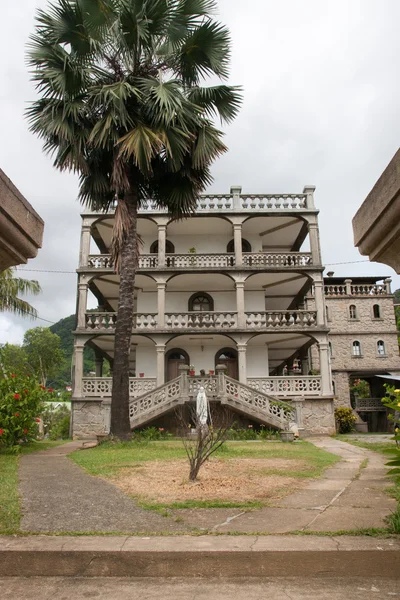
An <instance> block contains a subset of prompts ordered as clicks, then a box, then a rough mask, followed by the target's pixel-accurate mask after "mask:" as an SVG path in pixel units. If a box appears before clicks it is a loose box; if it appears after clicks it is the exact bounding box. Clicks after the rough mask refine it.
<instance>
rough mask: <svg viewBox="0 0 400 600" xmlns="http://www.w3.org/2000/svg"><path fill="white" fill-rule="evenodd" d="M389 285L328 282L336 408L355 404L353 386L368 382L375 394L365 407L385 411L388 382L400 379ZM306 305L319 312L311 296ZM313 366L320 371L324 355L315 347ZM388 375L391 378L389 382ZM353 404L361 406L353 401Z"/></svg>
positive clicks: (383, 281) (365, 280)
mask: <svg viewBox="0 0 400 600" xmlns="http://www.w3.org/2000/svg"><path fill="white" fill-rule="evenodd" d="M390 284H391V280H390V279H389V278H382V277H352V278H343V277H325V279H324V294H325V306H326V308H325V310H326V319H327V324H328V327H329V354H330V360H331V369H332V382H333V383H332V385H333V391H334V394H335V405H337V406H350V405H351V393H350V387H351V385H352V383H353V382H354V380H356V379H364V380H366V381H367V382H368V383H369V386H370V390H371V398H370V399H368V400H370V402H367V400H365V402H364V404H365V407H364V408H365V409H366V411H368V410H370V411H374V410H375V411H383V412H385V409H384V407H382V404H381V401H380V399H381V398H382V396H383V395H384V388H383V383H385V382H389V380H390V378H391V377H393V376H399V377H400V357H399V345H398V337H397V336H398V332H397V329H396V319H395V313H394V306H393V295H392V292H391V287H390ZM306 306H307V308H309V309H310V310H313V309H315V300H314V298H313V296H312V295H311V296H309V297H307V300H306ZM310 368H311V369H313V370H318V369H319V357H318V353H316V352H315V350H314V349H311V351H310ZM385 375H387V376H388V377H389V378H388V379H387V380H386V379H385ZM361 404H362V403H361ZM353 406H354V407H355V406H356V404H355V401H354V398H353ZM357 408H360V407H357ZM361 408H362V407H361ZM360 412H361V411H360Z"/></svg>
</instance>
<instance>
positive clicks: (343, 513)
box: [19, 437, 396, 534]
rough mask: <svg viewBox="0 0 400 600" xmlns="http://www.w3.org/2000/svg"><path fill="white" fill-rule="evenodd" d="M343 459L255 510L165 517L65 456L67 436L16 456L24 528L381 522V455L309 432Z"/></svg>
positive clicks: (389, 501) (240, 527)
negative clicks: (52, 444)
mask: <svg viewBox="0 0 400 600" xmlns="http://www.w3.org/2000/svg"><path fill="white" fill-rule="evenodd" d="M312 442H313V443H314V444H315V445H316V446H318V447H319V448H323V449H325V450H327V451H328V452H332V453H333V454H337V455H339V456H340V457H341V458H342V461H341V462H339V463H337V464H336V465H335V466H334V467H331V468H329V469H327V470H326V471H325V473H324V476H323V477H322V478H320V479H316V480H311V481H310V482H309V483H308V484H307V486H306V487H305V488H303V489H302V490H300V491H298V492H296V493H294V494H292V495H290V496H288V497H286V498H285V499H284V500H282V501H280V502H279V503H277V504H276V505H274V506H269V507H265V508H262V509H259V510H251V511H245V510H240V509H238V508H235V509H181V510H174V511H172V513H171V514H172V517H162V516H160V515H158V514H155V513H153V512H151V511H145V510H143V509H141V508H139V507H138V506H137V505H136V503H135V502H134V500H132V499H130V498H129V497H127V496H125V495H124V494H123V493H122V492H121V491H120V490H119V489H118V488H116V487H115V486H114V485H112V484H111V483H108V482H106V481H104V480H102V479H98V478H96V477H92V476H90V475H88V474H87V473H85V472H84V471H83V470H82V469H81V468H80V467H78V466H77V465H76V464H75V463H73V462H72V461H71V460H69V459H68V458H67V454H68V453H69V452H72V451H73V450H75V449H76V448H78V447H80V445H81V443H80V442H71V443H68V444H65V445H64V446H59V447H57V448H53V449H51V450H47V451H44V452H39V453H33V454H29V455H26V456H23V457H22V458H21V463H20V473H19V475H20V494H21V496H22V513H23V517H22V520H21V529H22V531H30V532H48V533H51V532H121V533H134V532H142V533H157V534H161V533H175V532H185V531H186V532H189V531H191V530H193V528H195V529H200V530H205V531H212V532H215V533H229V532H239V533H247V534H249V533H265V534H266V533H270V534H273V533H288V532H292V531H307V532H309V531H315V532H321V531H324V532H335V531H349V530H352V531H354V530H358V529H365V528H381V527H385V526H386V524H385V517H386V516H387V515H389V514H390V513H391V512H392V511H394V510H395V509H396V501H395V500H394V499H393V498H390V496H388V495H387V493H385V491H384V490H385V488H387V487H388V486H389V485H390V482H389V481H388V480H387V479H386V478H385V474H386V468H385V466H384V463H385V457H383V456H381V455H379V454H377V453H375V452H372V451H370V450H365V449H363V448H358V447H355V446H352V445H350V444H347V443H346V442H342V441H339V440H336V439H332V438H327V437H326V438H320V439H314V440H312Z"/></svg>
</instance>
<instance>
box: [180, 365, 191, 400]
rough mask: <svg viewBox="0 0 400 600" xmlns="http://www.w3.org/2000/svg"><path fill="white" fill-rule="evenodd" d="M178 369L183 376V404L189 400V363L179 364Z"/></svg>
mask: <svg viewBox="0 0 400 600" xmlns="http://www.w3.org/2000/svg"><path fill="white" fill-rule="evenodd" d="M178 371H179V373H180V377H181V385H182V388H181V403H182V404H183V403H184V402H187V401H188V400H189V381H188V373H189V365H179V367H178Z"/></svg>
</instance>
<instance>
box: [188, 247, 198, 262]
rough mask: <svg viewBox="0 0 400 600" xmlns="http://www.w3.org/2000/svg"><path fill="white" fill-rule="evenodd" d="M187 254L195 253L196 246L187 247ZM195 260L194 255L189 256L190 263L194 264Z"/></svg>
mask: <svg viewBox="0 0 400 600" xmlns="http://www.w3.org/2000/svg"><path fill="white" fill-rule="evenodd" d="M189 254H196V248H194V247H193V248H189ZM195 262H196V259H195V257H194V256H191V257H190V264H191V265H194V263H195Z"/></svg>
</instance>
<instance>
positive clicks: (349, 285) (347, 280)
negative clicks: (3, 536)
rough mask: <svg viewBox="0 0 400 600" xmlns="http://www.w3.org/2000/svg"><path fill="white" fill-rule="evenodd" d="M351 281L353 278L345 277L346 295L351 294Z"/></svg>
mask: <svg viewBox="0 0 400 600" xmlns="http://www.w3.org/2000/svg"><path fill="white" fill-rule="evenodd" d="M351 282H352V280H351V279H345V280H344V283H345V286H346V296H351Z"/></svg>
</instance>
